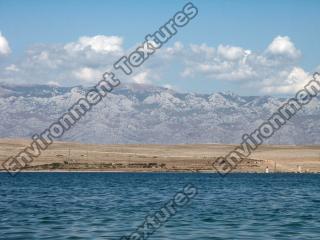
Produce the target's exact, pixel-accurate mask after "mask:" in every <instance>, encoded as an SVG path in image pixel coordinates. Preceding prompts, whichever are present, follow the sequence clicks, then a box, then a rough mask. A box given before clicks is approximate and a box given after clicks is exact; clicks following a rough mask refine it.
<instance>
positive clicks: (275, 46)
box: [267, 36, 301, 58]
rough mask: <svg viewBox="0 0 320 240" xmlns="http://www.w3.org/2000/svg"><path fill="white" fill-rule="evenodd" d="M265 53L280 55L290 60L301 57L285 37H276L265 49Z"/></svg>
mask: <svg viewBox="0 0 320 240" xmlns="http://www.w3.org/2000/svg"><path fill="white" fill-rule="evenodd" d="M267 52H269V53H271V54H273V55H282V56H287V57H290V58H298V57H299V56H300V55H301V53H300V51H299V50H298V49H296V47H295V46H294V44H293V43H292V42H291V40H290V38H289V37H287V36H284V37H282V36H277V37H276V38H275V39H273V41H272V43H271V44H270V45H269V46H268V48H267Z"/></svg>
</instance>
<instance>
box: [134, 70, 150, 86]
mask: <svg viewBox="0 0 320 240" xmlns="http://www.w3.org/2000/svg"><path fill="white" fill-rule="evenodd" d="M149 75H150V74H149V72H148V71H143V72H140V73H138V74H136V75H134V76H133V77H132V80H133V82H134V83H137V84H150V83H151V82H150V80H149V79H148V78H149Z"/></svg>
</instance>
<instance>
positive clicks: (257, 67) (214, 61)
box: [0, 35, 320, 94]
mask: <svg viewBox="0 0 320 240" xmlns="http://www.w3.org/2000/svg"><path fill="white" fill-rule="evenodd" d="M124 51H125V50H124V49H122V38H120V37H116V36H100V35H99V36H94V37H80V38H79V40H78V41H75V42H71V43H67V44H65V45H46V44H43V45H39V46H35V47H32V48H31V49H29V50H28V52H27V55H26V58H24V59H22V60H20V61H19V62H16V63H12V64H11V65H8V66H7V67H5V71H2V72H1V71H0V77H1V79H2V80H4V81H14V82H16V83H19V82H23V83H42V84H43V83H44V84H46V83H48V82H51V83H57V84H60V85H63V86H65V85H69V86H70V85H78V84H83V85H92V84H94V83H96V82H97V81H99V79H101V74H102V73H103V72H105V71H107V70H108V69H111V68H112V64H113V63H114V62H115V61H116V60H118V58H119V57H121V56H122V54H123V52H124ZM298 55H299V56H300V55H301V54H300V51H299V50H298V49H296V48H295V47H294V44H293V42H291V40H290V39H289V38H288V37H279V36H278V37H275V38H274V39H273V40H272V41H271V43H270V44H269V46H266V49H265V50H264V51H262V52H256V51H253V50H250V49H245V48H242V47H239V46H231V45H227V44H220V45H218V46H217V47H214V46H209V45H207V44H191V45H189V46H187V45H183V44H182V43H180V42H176V43H174V44H173V45H172V46H171V47H163V48H161V49H160V50H159V51H157V52H156V53H155V54H154V55H153V56H152V58H150V59H149V60H148V61H146V62H145V63H144V64H143V66H141V67H140V68H139V69H135V71H136V72H135V73H134V74H133V75H132V76H129V77H127V76H125V78H124V79H126V80H124V81H129V82H134V83H138V84H157V85H160V86H165V87H167V88H171V86H174V89H181V90H184V85H188V84H189V81H190V82H191V81H198V82H199V85H201V84H210V82H209V81H220V82H223V81H228V82H229V83H228V84H233V85H234V86H236V87H241V88H245V89H247V91H248V92H252V93H254V94H257V93H259V92H260V93H262V94H266V93H267V94H278V93H279V94H287V93H292V92H294V91H296V89H298V88H299V87H300V86H302V85H303V83H304V82H305V81H306V79H308V78H309V75H310V73H308V72H307V71H306V70H304V69H303V68H301V67H300V66H299V64H298ZM293 57H294V58H293ZM317 70H318V71H320V66H318V69H317ZM175 74H176V75H175ZM118 77H120V78H121V79H122V76H118ZM193 83H194V82H193ZM195 91H196V89H195ZM208 91H211V89H208Z"/></svg>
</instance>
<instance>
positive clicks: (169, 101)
mask: <svg viewBox="0 0 320 240" xmlns="http://www.w3.org/2000/svg"><path fill="white" fill-rule="evenodd" d="M87 90H88V88H86V87H82V86H75V87H58V86H52V85H13V84H6V83H1V84H0V110H1V115H0V120H1V125H0V137H2V138H30V137H31V136H32V135H33V134H35V133H41V132H42V131H43V130H44V129H45V128H47V127H48V126H49V125H50V124H51V123H53V122H55V121H56V120H57V119H58V118H59V117H60V116H61V115H62V114H63V113H64V112H66V111H67V109H68V108H69V107H71V105H72V104H73V103H75V102H76V101H77V100H78V99H79V98H80V97H83V96H84V94H85V92H86V91H87ZM286 100H287V99H286V98H279V97H272V96H239V95H237V94H234V93H231V92H218V93H212V94H198V93H181V92H177V91H174V90H171V89H167V88H163V87H157V86H151V85H137V84H121V85H120V86H118V87H117V88H116V89H114V91H113V92H111V93H110V94H109V95H108V96H107V97H105V98H104V99H103V101H101V102H100V103H99V104H98V105H96V106H95V107H94V108H93V109H92V110H91V111H90V112H89V113H88V114H87V115H86V116H85V117H84V118H83V119H81V120H80V121H79V122H78V123H77V124H76V126H74V127H73V128H72V129H71V130H69V131H67V132H66V134H65V135H64V136H63V137H62V138H61V140H64V141H77V142H83V143H101V144H102V143H103V144H128V143H130V144H140V143H141V144H142V143H143V144H191V143H224V144H237V143H240V142H241V136H242V135H243V134H245V133H251V132H252V131H253V130H255V129H256V128H257V127H258V126H259V124H261V123H262V122H263V121H266V120H267V119H268V118H269V117H270V116H271V115H272V114H273V113H274V112H275V111H276V110H277V108H278V107H280V106H281V105H282V104H283V103H285V102H286ZM319 119H320V98H315V99H313V100H312V102H310V103H309V104H308V105H307V106H305V107H304V108H303V110H301V111H300V112H299V113H298V114H297V115H296V116H294V117H293V119H291V120H290V121H289V122H288V123H287V124H286V125H285V126H283V127H282V128H281V130H280V131H278V132H277V133H276V134H275V135H274V136H273V137H272V138H271V139H270V140H268V141H267V142H266V143H268V144H320V122H319Z"/></svg>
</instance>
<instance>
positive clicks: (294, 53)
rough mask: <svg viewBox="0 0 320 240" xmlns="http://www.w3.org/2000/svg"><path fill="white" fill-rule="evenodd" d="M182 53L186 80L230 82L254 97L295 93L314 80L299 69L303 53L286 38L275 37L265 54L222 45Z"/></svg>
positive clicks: (192, 47) (190, 48)
mask: <svg viewBox="0 0 320 240" xmlns="http://www.w3.org/2000/svg"><path fill="white" fill-rule="evenodd" d="M180 52H184V54H181V53H180V56H183V61H184V68H183V70H182V71H181V76H182V77H183V78H185V79H189V78H196V79H207V80H212V81H228V82H232V83H233V84H235V85H239V86H242V87H246V88H248V89H251V90H252V91H253V92H255V93H257V92H260V93H262V94H266V93H268V94H289V93H293V92H295V91H296V90H298V89H300V88H301V87H302V86H303V85H304V84H305V83H306V81H307V80H308V79H310V76H311V74H310V73H308V72H306V71H305V70H304V69H303V68H301V67H300V66H299V65H298V60H299V58H300V57H301V52H300V50H298V49H297V48H296V47H295V45H294V43H293V42H292V41H291V40H290V38H289V37H287V36H285V37H282V36H277V37H275V38H274V39H273V40H272V41H271V43H270V44H269V45H268V46H267V47H266V49H265V50H264V51H262V52H255V51H253V50H250V49H244V48H241V47H238V46H230V45H223V44H221V45H219V46H218V47H217V48H215V47H209V46H207V45H205V44H201V45H190V46H189V47H184V49H182V50H181V49H180ZM318 70H319V67H318Z"/></svg>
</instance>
